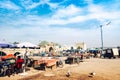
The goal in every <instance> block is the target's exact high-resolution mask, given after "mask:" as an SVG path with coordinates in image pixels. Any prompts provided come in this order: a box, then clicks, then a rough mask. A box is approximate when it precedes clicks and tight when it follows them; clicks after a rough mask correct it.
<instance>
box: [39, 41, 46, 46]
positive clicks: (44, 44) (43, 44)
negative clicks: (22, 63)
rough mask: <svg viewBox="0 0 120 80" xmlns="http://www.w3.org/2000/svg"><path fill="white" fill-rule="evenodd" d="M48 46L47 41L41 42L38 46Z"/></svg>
mask: <svg viewBox="0 0 120 80" xmlns="http://www.w3.org/2000/svg"><path fill="white" fill-rule="evenodd" d="M47 44H48V42H47V41H41V42H40V43H39V44H38V45H39V46H41V47H45V46H46V45H47Z"/></svg>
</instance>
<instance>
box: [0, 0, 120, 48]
mask: <svg viewBox="0 0 120 80" xmlns="http://www.w3.org/2000/svg"><path fill="white" fill-rule="evenodd" d="M109 21H111V24H109V25H108V26H107V25H106V23H108V22H109ZM100 25H103V39H104V46H106V47H111V46H114V47H117V46H120V32H119V31H120V1H119V0H0V31H1V33H0V39H1V40H6V41H7V42H15V41H18V42H24V41H29V42H32V43H35V44H37V43H38V42H39V41H43V40H46V41H51V42H57V43H59V44H70V45H71V44H75V43H77V42H85V43H86V44H87V47H100V46H101V38H100Z"/></svg>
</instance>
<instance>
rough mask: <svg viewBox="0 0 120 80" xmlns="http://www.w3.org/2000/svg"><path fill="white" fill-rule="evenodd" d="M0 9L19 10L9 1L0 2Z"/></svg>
mask: <svg viewBox="0 0 120 80" xmlns="http://www.w3.org/2000/svg"><path fill="white" fill-rule="evenodd" d="M0 7H1V8H6V9H12V10H19V9H20V7H18V6H17V5H15V4H14V3H12V2H10V1H4V2H0Z"/></svg>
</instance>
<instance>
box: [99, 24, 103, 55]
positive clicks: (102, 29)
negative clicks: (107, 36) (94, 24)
mask: <svg viewBox="0 0 120 80" xmlns="http://www.w3.org/2000/svg"><path fill="white" fill-rule="evenodd" d="M102 27H103V25H100V31H101V49H102V52H101V55H103V29H102Z"/></svg>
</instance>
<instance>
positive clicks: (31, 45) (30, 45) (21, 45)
mask: <svg viewBox="0 0 120 80" xmlns="http://www.w3.org/2000/svg"><path fill="white" fill-rule="evenodd" d="M17 47H38V46H37V45H35V44H32V43H30V42H23V43H20V44H17Z"/></svg>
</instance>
